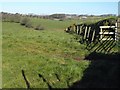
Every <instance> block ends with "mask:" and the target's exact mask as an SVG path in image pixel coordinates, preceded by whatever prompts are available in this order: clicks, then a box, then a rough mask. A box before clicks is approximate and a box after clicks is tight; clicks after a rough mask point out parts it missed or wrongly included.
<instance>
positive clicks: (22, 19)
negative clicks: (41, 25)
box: [20, 17, 30, 25]
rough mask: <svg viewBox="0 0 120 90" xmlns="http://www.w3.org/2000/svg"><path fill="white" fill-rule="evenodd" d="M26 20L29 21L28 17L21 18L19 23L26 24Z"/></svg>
mask: <svg viewBox="0 0 120 90" xmlns="http://www.w3.org/2000/svg"><path fill="white" fill-rule="evenodd" d="M28 22H30V19H29V18H27V17H24V18H21V21H20V24H21V25H26V24H27V23H28Z"/></svg>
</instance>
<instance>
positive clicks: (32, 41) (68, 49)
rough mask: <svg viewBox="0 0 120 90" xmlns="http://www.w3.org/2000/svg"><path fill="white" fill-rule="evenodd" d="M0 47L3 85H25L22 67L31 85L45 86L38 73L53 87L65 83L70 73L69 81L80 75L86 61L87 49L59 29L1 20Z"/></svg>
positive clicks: (85, 65) (85, 66)
mask: <svg viewBox="0 0 120 90" xmlns="http://www.w3.org/2000/svg"><path fill="white" fill-rule="evenodd" d="M2 48H3V49H2V50H3V60H2V62H3V66H2V67H3V68H2V69H3V88H26V84H25V81H24V79H23V77H22V73H21V70H22V69H23V70H25V74H26V77H27V78H28V80H29V82H30V84H31V87H32V88H47V85H46V83H45V82H43V81H42V79H41V78H39V76H38V74H42V75H43V76H44V77H45V78H46V79H47V81H48V82H49V83H50V84H51V85H52V86H53V87H56V88H61V87H67V84H66V82H67V79H68V78H69V77H70V78H71V80H70V81H69V82H70V84H72V83H73V82H75V81H76V80H77V79H80V78H82V75H83V71H84V70H85V68H87V67H88V65H89V63H90V62H89V61H83V58H84V55H85V54H86V53H87V51H86V50H85V47H84V45H80V43H78V42H76V41H75V40H74V37H73V35H70V34H67V33H65V32H63V31H54V30H53V31H50V30H44V31H36V30H33V29H30V28H29V29H28V28H25V27H23V26H21V25H20V24H16V23H9V22H3V43H2ZM78 61H80V62H78ZM55 74H58V75H59V77H60V79H61V81H58V80H57V78H56V77H55ZM58 83H59V84H58Z"/></svg>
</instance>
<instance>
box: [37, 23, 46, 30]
mask: <svg viewBox="0 0 120 90" xmlns="http://www.w3.org/2000/svg"><path fill="white" fill-rule="evenodd" d="M35 30H44V27H42V26H41V25H40V24H39V25H37V26H36V27H35Z"/></svg>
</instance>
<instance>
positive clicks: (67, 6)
mask: <svg viewBox="0 0 120 90" xmlns="http://www.w3.org/2000/svg"><path fill="white" fill-rule="evenodd" d="M1 11H3V12H10V13H22V14H28V13H34V14H45V15H46V14H53V13H68V14H88V15H91V14H92V15H101V14H118V2H2V3H1Z"/></svg>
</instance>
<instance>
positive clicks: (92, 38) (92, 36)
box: [92, 30, 95, 41]
mask: <svg viewBox="0 0 120 90" xmlns="http://www.w3.org/2000/svg"><path fill="white" fill-rule="evenodd" d="M94 37H95V30H94V31H93V35H92V41H93V40H94Z"/></svg>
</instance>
